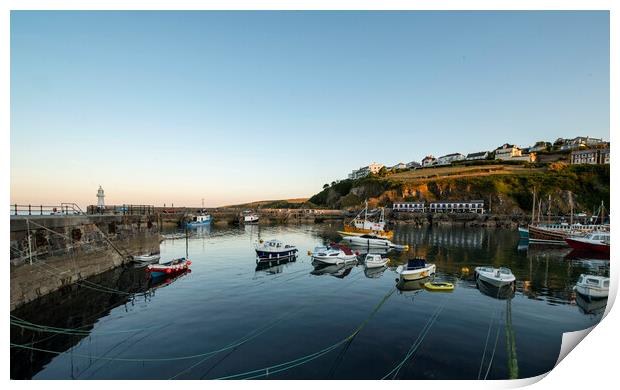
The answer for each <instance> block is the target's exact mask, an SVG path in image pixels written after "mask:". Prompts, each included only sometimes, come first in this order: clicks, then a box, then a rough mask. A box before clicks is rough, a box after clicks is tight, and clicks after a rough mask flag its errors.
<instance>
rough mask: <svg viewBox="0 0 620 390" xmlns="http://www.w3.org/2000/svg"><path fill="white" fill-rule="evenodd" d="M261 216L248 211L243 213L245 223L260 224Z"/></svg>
mask: <svg viewBox="0 0 620 390" xmlns="http://www.w3.org/2000/svg"><path fill="white" fill-rule="evenodd" d="M259 219H260V218H259V216H258V214H256V213H253V212H251V211H250V210H246V211H244V212H243V223H258V220H259Z"/></svg>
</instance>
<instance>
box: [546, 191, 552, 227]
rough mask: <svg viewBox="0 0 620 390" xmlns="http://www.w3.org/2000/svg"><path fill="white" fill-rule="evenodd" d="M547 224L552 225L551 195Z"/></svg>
mask: <svg viewBox="0 0 620 390" xmlns="http://www.w3.org/2000/svg"><path fill="white" fill-rule="evenodd" d="M547 223H548V224H549V225H551V194H549V203H548V204H547Z"/></svg>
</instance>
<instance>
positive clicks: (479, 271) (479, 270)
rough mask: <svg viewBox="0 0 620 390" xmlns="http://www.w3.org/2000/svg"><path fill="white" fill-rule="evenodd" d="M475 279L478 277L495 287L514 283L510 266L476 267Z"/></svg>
mask: <svg viewBox="0 0 620 390" xmlns="http://www.w3.org/2000/svg"><path fill="white" fill-rule="evenodd" d="M475 272H476V279H480V280H482V281H484V282H487V283H489V284H491V285H493V286H495V287H501V286H505V285H507V284H511V283H514V281H515V280H516V278H515V276H514V275H513V274H512V271H511V270H510V268H506V267H500V268H493V267H476V269H475Z"/></svg>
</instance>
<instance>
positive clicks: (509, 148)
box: [495, 144, 521, 160]
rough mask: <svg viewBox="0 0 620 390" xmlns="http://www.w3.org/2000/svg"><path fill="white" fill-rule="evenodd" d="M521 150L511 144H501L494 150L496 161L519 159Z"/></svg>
mask: <svg viewBox="0 0 620 390" xmlns="http://www.w3.org/2000/svg"><path fill="white" fill-rule="evenodd" d="M520 156H521V149H520V148H518V147H516V146H515V145H511V144H503V145H502V146H500V147H499V148H497V149H495V159H496V160H510V159H511V158H513V157H520Z"/></svg>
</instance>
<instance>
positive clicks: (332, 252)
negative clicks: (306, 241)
mask: <svg viewBox="0 0 620 390" xmlns="http://www.w3.org/2000/svg"><path fill="white" fill-rule="evenodd" d="M357 255H358V254H357V253H354V252H353V251H352V250H351V249H350V248H347V247H346V246H344V245H338V244H331V245H330V246H318V247H316V248H314V251H312V252H311V253H310V256H312V259H314V260H317V261H320V262H322V263H325V264H342V263H345V262H348V261H354V260H357Z"/></svg>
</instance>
